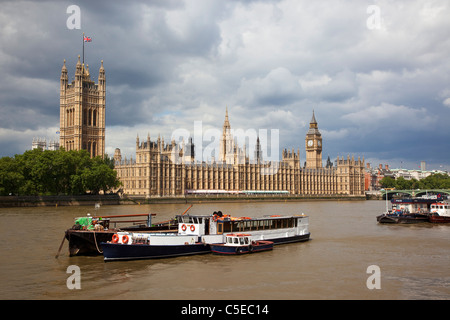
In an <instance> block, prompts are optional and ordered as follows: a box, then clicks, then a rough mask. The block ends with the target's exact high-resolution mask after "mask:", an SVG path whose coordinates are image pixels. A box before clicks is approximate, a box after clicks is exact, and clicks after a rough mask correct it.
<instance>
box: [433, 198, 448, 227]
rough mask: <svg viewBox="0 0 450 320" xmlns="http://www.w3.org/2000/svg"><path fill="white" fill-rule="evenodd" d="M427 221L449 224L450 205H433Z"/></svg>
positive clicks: (441, 203)
mask: <svg viewBox="0 0 450 320" xmlns="http://www.w3.org/2000/svg"><path fill="white" fill-rule="evenodd" d="M429 221H430V222H431V223H450V205H449V204H448V203H444V202H438V203H433V204H432V205H431V213H430V215H429Z"/></svg>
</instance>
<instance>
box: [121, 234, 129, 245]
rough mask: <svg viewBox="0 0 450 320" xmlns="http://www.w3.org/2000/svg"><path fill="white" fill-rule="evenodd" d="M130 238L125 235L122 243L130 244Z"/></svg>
mask: <svg viewBox="0 0 450 320" xmlns="http://www.w3.org/2000/svg"><path fill="white" fill-rule="evenodd" d="M128 240H129V239H128V236H127V235H124V236H123V237H122V243H124V244H125V243H128Z"/></svg>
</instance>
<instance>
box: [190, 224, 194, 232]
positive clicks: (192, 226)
mask: <svg viewBox="0 0 450 320" xmlns="http://www.w3.org/2000/svg"><path fill="white" fill-rule="evenodd" d="M191 231H192V232H194V231H195V226H194V225H193V224H191Z"/></svg>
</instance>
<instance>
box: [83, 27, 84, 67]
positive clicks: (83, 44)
mask: <svg viewBox="0 0 450 320" xmlns="http://www.w3.org/2000/svg"><path fill="white" fill-rule="evenodd" d="M83 66H84V32H83Z"/></svg>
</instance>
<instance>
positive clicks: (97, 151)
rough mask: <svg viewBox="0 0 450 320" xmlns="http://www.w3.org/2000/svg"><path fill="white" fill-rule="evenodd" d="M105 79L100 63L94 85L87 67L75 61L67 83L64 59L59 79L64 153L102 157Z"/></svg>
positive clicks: (61, 140) (61, 136)
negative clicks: (83, 151)
mask: <svg viewBox="0 0 450 320" xmlns="http://www.w3.org/2000/svg"><path fill="white" fill-rule="evenodd" d="M105 97H106V79H105V69H104V68H103V60H102V62H101V67H100V70H99V75H98V83H97V84H96V83H95V81H93V80H91V77H90V74H89V66H87V65H86V66H84V64H82V63H81V62H80V56H78V62H77V65H76V70H75V79H74V80H73V81H72V82H71V83H69V77H68V74H67V68H66V60H64V65H63V67H62V69H61V79H60V138H59V144H60V147H61V148H64V149H65V150H67V151H68V150H81V149H84V150H87V151H89V153H90V155H91V157H95V156H100V157H104V155H105Z"/></svg>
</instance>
